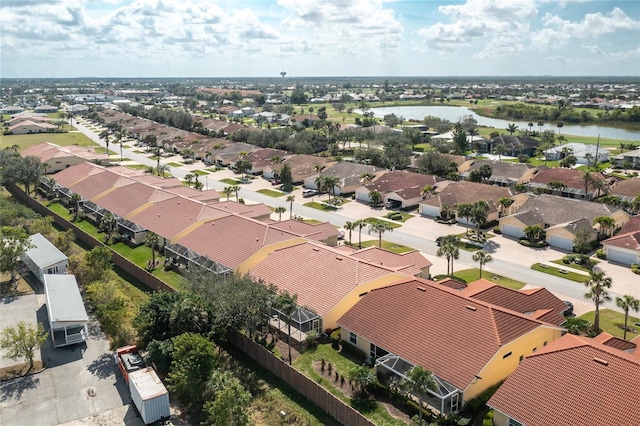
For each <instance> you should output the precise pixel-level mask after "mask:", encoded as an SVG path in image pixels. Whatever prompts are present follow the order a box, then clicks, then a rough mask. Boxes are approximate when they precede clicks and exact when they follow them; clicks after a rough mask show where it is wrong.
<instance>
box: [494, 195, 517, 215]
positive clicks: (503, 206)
mask: <svg viewBox="0 0 640 426" xmlns="http://www.w3.org/2000/svg"><path fill="white" fill-rule="evenodd" d="M512 204H513V200H512V199H511V198H509V197H501V198H500V199H499V200H498V202H497V203H496V206H497V207H499V208H500V213H501V214H504V211H505V210H507V209H508V208H509V207H511V205H512Z"/></svg>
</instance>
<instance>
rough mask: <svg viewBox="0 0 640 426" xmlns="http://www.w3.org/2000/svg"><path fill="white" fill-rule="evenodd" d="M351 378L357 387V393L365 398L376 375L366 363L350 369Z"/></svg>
mask: <svg viewBox="0 0 640 426" xmlns="http://www.w3.org/2000/svg"><path fill="white" fill-rule="evenodd" d="M349 379H350V380H351V381H352V382H353V384H354V385H355V387H356V395H357V396H358V397H359V398H363V399H364V398H366V397H367V391H368V389H369V388H370V387H371V385H373V384H374V383H375V381H376V375H375V373H374V372H373V371H372V370H371V368H369V367H367V366H366V365H357V366H355V367H353V368H352V369H351V371H349Z"/></svg>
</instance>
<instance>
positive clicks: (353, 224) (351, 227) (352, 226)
mask: <svg viewBox="0 0 640 426" xmlns="http://www.w3.org/2000/svg"><path fill="white" fill-rule="evenodd" d="M356 227H357V225H356V222H349V221H346V222H345V223H344V229H345V231H349V245H351V232H352V231H353V230H354V229H356Z"/></svg>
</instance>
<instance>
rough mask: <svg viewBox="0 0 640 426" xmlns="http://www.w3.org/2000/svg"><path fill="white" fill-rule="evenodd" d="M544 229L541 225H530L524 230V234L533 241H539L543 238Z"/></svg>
mask: <svg viewBox="0 0 640 426" xmlns="http://www.w3.org/2000/svg"><path fill="white" fill-rule="evenodd" d="M543 233H544V229H542V227H541V226H540V225H529V226H527V227H526V228H524V230H523V231H522V235H524V237H525V238H526V239H527V240H529V241H530V242H532V243H537V242H538V241H540V240H541V239H542V235H543Z"/></svg>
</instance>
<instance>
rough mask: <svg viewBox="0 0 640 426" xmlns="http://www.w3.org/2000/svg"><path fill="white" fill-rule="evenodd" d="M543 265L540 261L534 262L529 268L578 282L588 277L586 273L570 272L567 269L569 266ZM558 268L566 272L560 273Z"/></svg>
mask: <svg viewBox="0 0 640 426" xmlns="http://www.w3.org/2000/svg"><path fill="white" fill-rule="evenodd" d="M545 266H546V265H543V264H541V263H534V264H533V265H531V269H533V270H534V271H539V272H544V273H545V274H549V275H555V276H556V277H561V278H565V279H567V280H571V281H575V282H578V283H583V282H585V281H587V280H588V279H589V276H588V275H583V274H580V273H577V272H572V271H570V270H569V268H561V267H558V268H556V267H553V266H549V267H545ZM560 270H564V271H567V273H566V274H565V273H562V272H560Z"/></svg>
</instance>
